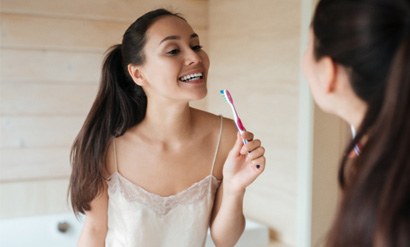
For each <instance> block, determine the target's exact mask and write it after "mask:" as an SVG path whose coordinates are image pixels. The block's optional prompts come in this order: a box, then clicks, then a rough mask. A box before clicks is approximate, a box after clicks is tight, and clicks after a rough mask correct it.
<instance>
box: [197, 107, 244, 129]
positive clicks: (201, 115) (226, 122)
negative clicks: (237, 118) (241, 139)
mask: <svg viewBox="0 0 410 247" xmlns="http://www.w3.org/2000/svg"><path fill="white" fill-rule="evenodd" d="M192 111H193V112H194V114H195V115H196V116H197V117H196V118H197V119H198V121H199V122H201V123H202V124H205V125H207V126H214V127H215V128H218V129H219V126H220V124H221V121H222V127H223V134H226V133H228V134H232V133H236V132H237V130H236V126H235V123H234V121H233V120H232V119H230V118H226V117H224V116H222V115H217V114H214V113H211V112H208V111H204V110H200V109H196V108H192Z"/></svg>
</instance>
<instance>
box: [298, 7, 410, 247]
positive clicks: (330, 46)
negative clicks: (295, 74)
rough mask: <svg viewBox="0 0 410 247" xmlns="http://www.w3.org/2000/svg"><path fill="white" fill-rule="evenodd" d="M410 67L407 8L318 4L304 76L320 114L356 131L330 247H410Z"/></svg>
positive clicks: (343, 173)
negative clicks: (339, 121)
mask: <svg viewBox="0 0 410 247" xmlns="http://www.w3.org/2000/svg"><path fill="white" fill-rule="evenodd" d="M409 65H410V2H409V1H407V0H321V1H320V2H319V3H318V5H317V8H316V11H315V14H314V17H313V21H312V26H311V39H310V42H309V48H308V51H307V52H306V54H305V57H304V61H303V68H304V73H305V76H306V78H307V80H308V81H309V85H310V88H311V91H312V94H313V97H314V99H315V101H316V103H317V104H318V105H319V107H321V108H322V109H323V110H325V111H327V112H329V113H333V114H336V115H338V116H340V117H341V118H343V119H344V120H346V121H347V122H348V123H349V124H350V125H351V126H352V128H353V129H356V130H357V134H356V136H355V138H354V139H353V140H352V142H351V143H350V144H349V145H348V146H347V149H346V152H345V155H344V157H343V160H342V162H341V167H340V171H339V182H340V185H341V188H342V190H343V197H342V200H341V204H340V206H339V209H338V214H337V216H336V218H335V221H334V224H333V226H332V228H331V231H330V234H329V238H328V240H327V246H410V234H409V233H410V207H409V205H410V155H409V150H410V149H409V148H410V117H409V116H410V69H409ZM352 154H353V155H352ZM352 156H353V158H352Z"/></svg>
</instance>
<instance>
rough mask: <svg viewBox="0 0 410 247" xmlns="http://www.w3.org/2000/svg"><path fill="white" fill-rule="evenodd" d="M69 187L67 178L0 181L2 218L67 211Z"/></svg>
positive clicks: (0, 215)
mask: <svg viewBox="0 0 410 247" xmlns="http://www.w3.org/2000/svg"><path fill="white" fill-rule="evenodd" d="M67 187H68V180H67V179H66V178H64V179H50V180H36V181H19V182H8V183H0V202H1V203H0V219H2V218H13V217H24V216H32V215H42V214H58V213H64V212H67V211H69V210H70V207H69V205H68V202H67V200H66V198H67ZM25 234H28V233H25Z"/></svg>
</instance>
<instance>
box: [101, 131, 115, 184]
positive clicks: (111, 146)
mask: <svg viewBox="0 0 410 247" xmlns="http://www.w3.org/2000/svg"><path fill="white" fill-rule="evenodd" d="M115 139H116V138H115V137H112V138H111V140H110V141H109V143H108V147H107V152H106V154H105V168H106V169H105V170H106V174H104V177H107V178H108V177H110V176H111V174H113V173H114V172H115V171H116V157H115V152H116V150H115Z"/></svg>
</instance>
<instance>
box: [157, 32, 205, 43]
mask: <svg viewBox="0 0 410 247" xmlns="http://www.w3.org/2000/svg"><path fill="white" fill-rule="evenodd" d="M198 37H199V36H198V34H196V33H193V34H191V39H194V38H198ZM179 39H181V36H178V35H170V36H167V37H165V38H164V39H162V40H161V41H160V42H159V44H162V43H163V42H165V41H167V40H179Z"/></svg>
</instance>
